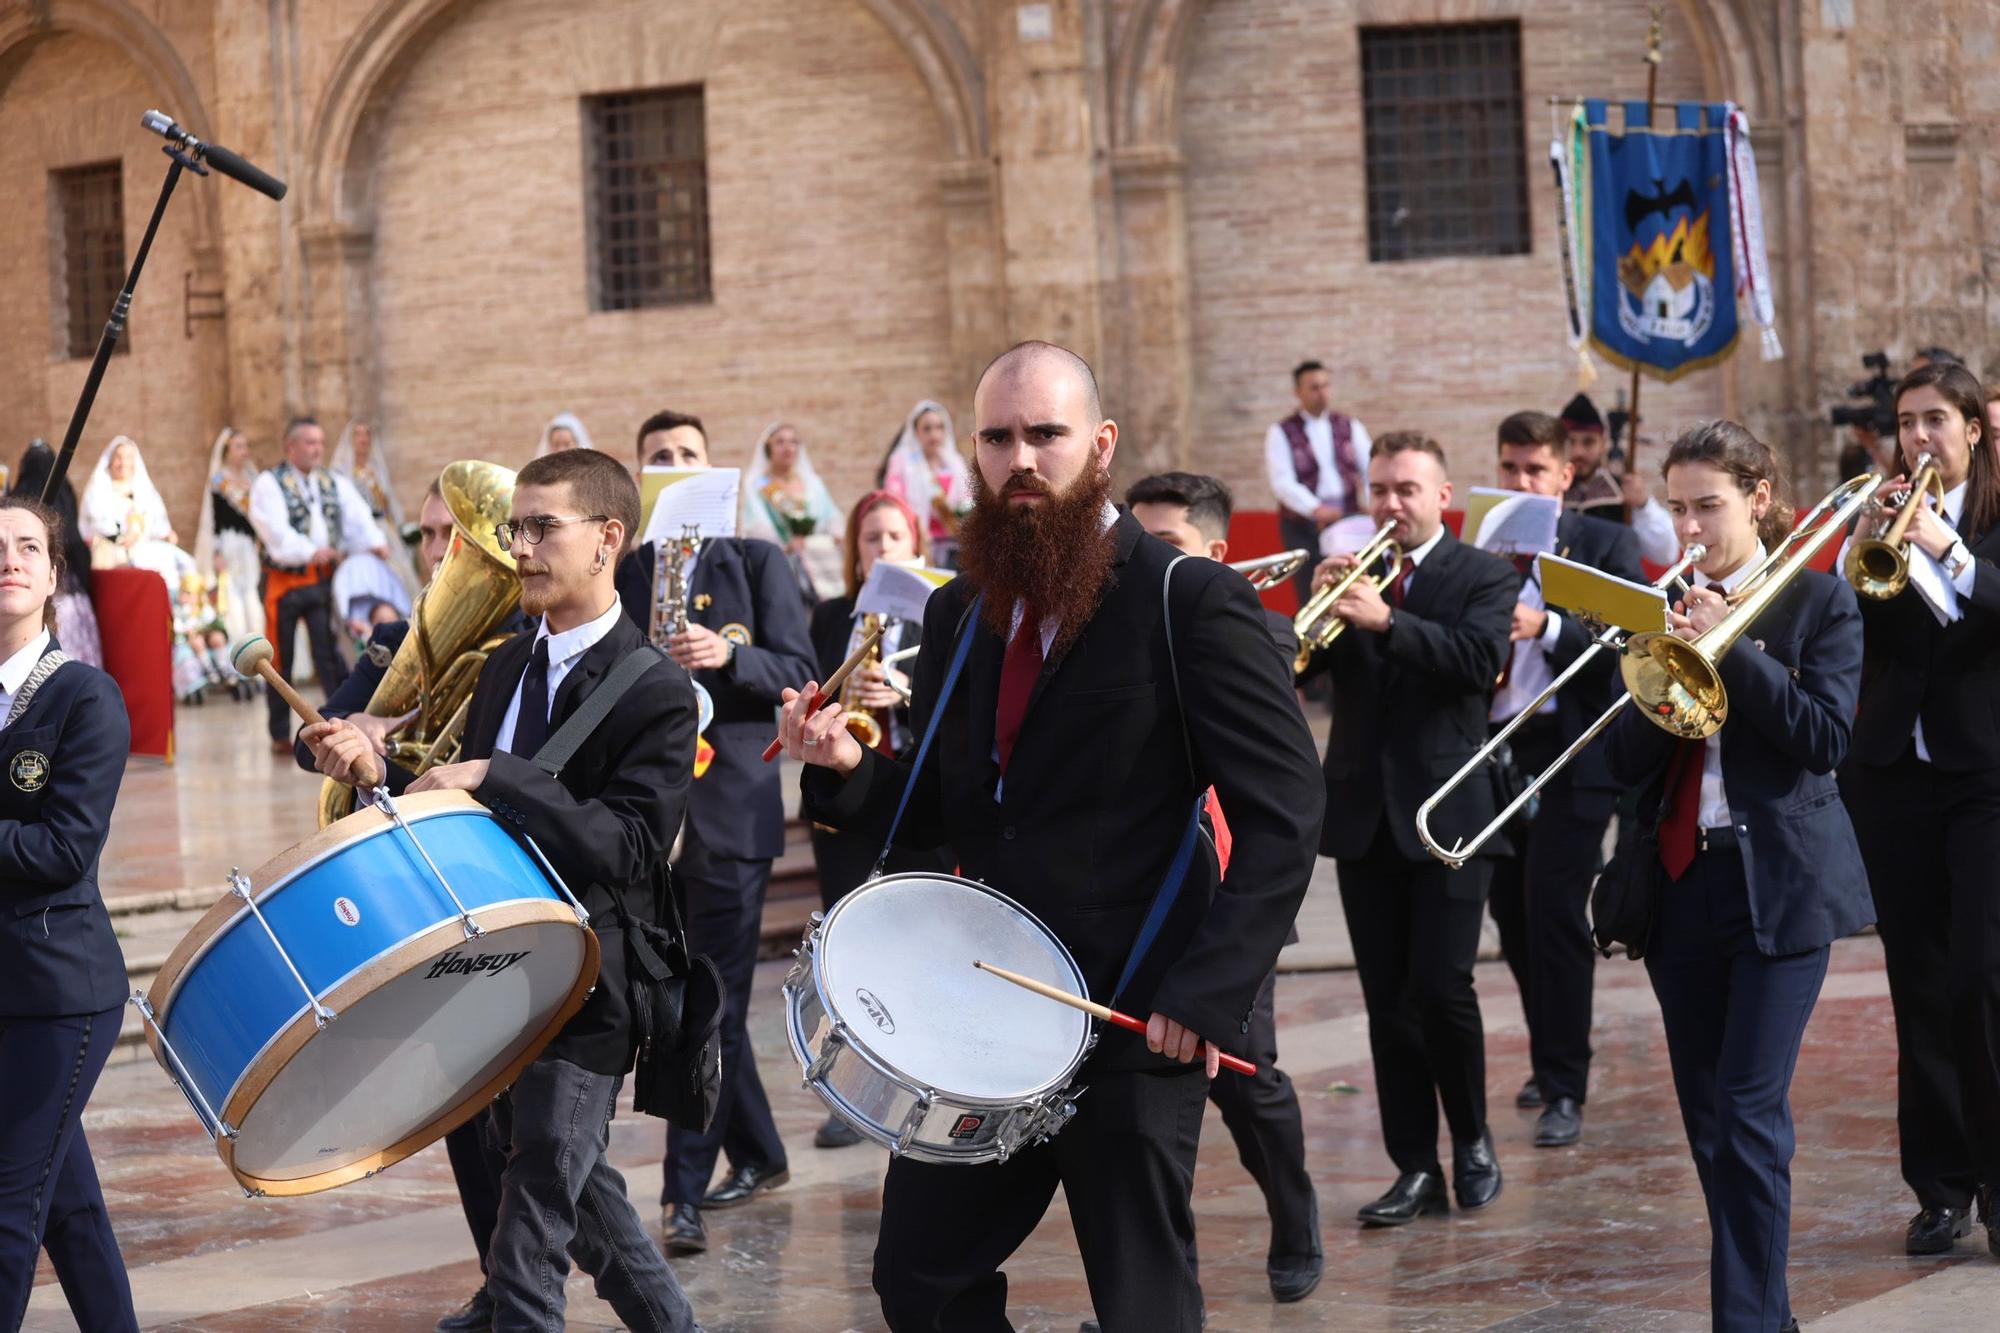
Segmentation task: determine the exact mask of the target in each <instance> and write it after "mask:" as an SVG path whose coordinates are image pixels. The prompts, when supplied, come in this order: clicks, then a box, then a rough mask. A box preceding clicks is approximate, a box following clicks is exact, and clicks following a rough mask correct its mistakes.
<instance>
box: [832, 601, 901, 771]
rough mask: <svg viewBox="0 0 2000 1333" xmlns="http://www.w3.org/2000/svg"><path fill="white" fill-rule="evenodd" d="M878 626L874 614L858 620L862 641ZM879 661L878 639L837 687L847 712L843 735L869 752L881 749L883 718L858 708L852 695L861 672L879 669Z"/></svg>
mask: <svg viewBox="0 0 2000 1333" xmlns="http://www.w3.org/2000/svg"><path fill="white" fill-rule="evenodd" d="M881 627H882V617H881V616H879V615H877V614H876V613H875V612H873V611H870V612H868V613H867V614H865V615H863V616H862V617H861V635H862V637H863V638H866V637H868V636H869V635H871V634H873V633H875V631H876V630H878V629H880V628H881ZM881 661H882V641H881V640H880V639H879V638H878V639H876V640H875V642H874V644H873V646H871V647H870V648H869V649H868V656H867V657H865V658H863V659H862V660H861V665H860V666H857V667H856V668H855V669H854V670H853V671H851V672H849V673H848V676H847V683H846V684H845V685H843V686H841V687H840V706H841V707H842V708H844V709H846V710H847V732H848V734H849V735H850V736H852V737H854V739H855V740H857V741H860V742H861V744H862V745H863V747H865V748H867V749H870V750H879V749H881V748H882V742H883V738H884V737H886V736H887V735H888V734H889V731H888V728H887V727H886V726H885V725H884V722H885V720H886V719H883V718H878V717H877V716H876V715H875V714H874V713H873V712H872V711H870V710H869V709H866V708H863V707H861V705H860V702H859V701H858V699H857V698H856V693H857V691H858V690H859V689H860V685H861V673H862V671H863V670H865V669H866V668H868V667H871V666H879V665H880V664H881Z"/></svg>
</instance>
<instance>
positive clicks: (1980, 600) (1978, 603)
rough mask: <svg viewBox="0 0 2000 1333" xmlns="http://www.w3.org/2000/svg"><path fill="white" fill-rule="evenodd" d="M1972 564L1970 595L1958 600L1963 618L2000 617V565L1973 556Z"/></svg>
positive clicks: (1982, 557) (1979, 556)
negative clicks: (1962, 611)
mask: <svg viewBox="0 0 2000 1333" xmlns="http://www.w3.org/2000/svg"><path fill="white" fill-rule="evenodd" d="M1972 564H1973V572H1972V595H1971V596H1970V597H1961V598H1959V599H1958V604H1959V606H1960V607H1962V608H1963V609H1964V614H1965V618H1966V619H1968V620H1974V619H1979V618H1981V617H2000V565H1996V564H1994V563H1993V562H1992V561H1991V560H1989V559H1987V558H1986V557H1985V556H1983V555H1978V556H1974V557H1973V558H1972Z"/></svg>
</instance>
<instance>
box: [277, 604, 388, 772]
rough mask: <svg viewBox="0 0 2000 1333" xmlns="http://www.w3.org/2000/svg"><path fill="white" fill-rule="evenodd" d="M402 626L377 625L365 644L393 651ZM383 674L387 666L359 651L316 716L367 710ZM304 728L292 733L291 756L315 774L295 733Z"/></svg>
mask: <svg viewBox="0 0 2000 1333" xmlns="http://www.w3.org/2000/svg"><path fill="white" fill-rule="evenodd" d="M404 628H405V625H403V624H396V625H377V626H376V627H375V632H374V633H373V634H370V635H369V636H368V646H369V647H371V648H373V647H375V646H376V645H378V644H379V645H381V646H382V647H384V648H387V649H388V650H389V651H390V652H392V653H393V652H395V651H396V649H397V648H398V647H400V646H401V644H402V642H403V632H404ZM392 631H393V633H392ZM387 674H388V668H387V667H379V666H376V665H375V659H373V658H372V657H370V656H369V655H368V654H366V653H363V654H362V655H361V660H360V661H358V662H356V663H355V664H354V670H352V671H350V672H348V673H347V679H346V680H343V681H342V682H340V688H338V689H336V690H335V691H334V692H333V693H332V694H329V695H328V696H327V697H326V702H325V703H323V704H321V705H320V706H319V715H320V716H321V717H325V718H335V717H353V716H354V715H355V714H356V713H365V712H367V711H368V701H369V700H370V699H372V698H374V697H375V687H376V686H377V685H380V684H381V683H382V677H383V676H385V675H387ZM304 730H305V725H304V724H303V723H301V724H300V725H299V727H298V728H297V730H295V731H294V732H293V733H292V758H293V759H294V760H296V761H297V762H298V766H299V767H300V768H302V769H304V770H305V771H306V772H308V773H317V772H319V769H318V768H316V767H314V765H313V754H312V751H311V750H308V749H307V748H306V743H305V742H304V741H302V740H300V739H298V733H299V732H300V731H304Z"/></svg>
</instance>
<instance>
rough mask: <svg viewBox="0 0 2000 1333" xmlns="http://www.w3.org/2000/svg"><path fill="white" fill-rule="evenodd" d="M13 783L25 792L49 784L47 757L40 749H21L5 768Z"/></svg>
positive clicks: (34, 790)
mask: <svg viewBox="0 0 2000 1333" xmlns="http://www.w3.org/2000/svg"><path fill="white" fill-rule="evenodd" d="M7 776H8V777H10V778H12V779H13V780H14V785H15V786H16V787H17V788H19V789H20V790H22V791H25V792H37V791H40V790H41V789H42V788H44V787H46V786H48V785H49V757H48V756H47V755H45V754H43V753H42V752H41V751H40V750H23V751H21V753H19V754H17V755H15V756H14V762H13V764H12V765H10V766H9V767H8V769H7Z"/></svg>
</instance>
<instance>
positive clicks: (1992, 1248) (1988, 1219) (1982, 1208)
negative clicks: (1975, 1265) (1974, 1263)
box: [1979, 1185, 2000, 1259]
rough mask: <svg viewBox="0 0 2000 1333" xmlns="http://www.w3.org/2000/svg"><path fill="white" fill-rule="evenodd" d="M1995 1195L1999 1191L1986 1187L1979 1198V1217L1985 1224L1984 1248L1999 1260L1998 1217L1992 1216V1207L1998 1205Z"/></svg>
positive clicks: (1999, 1202) (1999, 1234) (1999, 1224)
mask: <svg viewBox="0 0 2000 1333" xmlns="http://www.w3.org/2000/svg"><path fill="white" fill-rule="evenodd" d="M1996 1194H2000V1189H1996V1188H1995V1187H1994V1186H1992V1185H1988V1186H1987V1187H1986V1192H1985V1193H1984V1194H1982V1195H1980V1196H1979V1197H1980V1202H1979V1216H1980V1217H1981V1219H1983V1220H1984V1221H1985V1223H1986V1248H1987V1250H1988V1251H1989V1252H1990V1253H1991V1254H1992V1255H1993V1257H1994V1258H1995V1259H2000V1217H1995V1216H1994V1215H1993V1210H1994V1205H1995V1204H2000V1198H1996V1197H1994V1196H1995V1195H1996Z"/></svg>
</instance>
